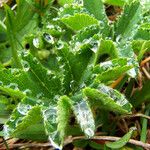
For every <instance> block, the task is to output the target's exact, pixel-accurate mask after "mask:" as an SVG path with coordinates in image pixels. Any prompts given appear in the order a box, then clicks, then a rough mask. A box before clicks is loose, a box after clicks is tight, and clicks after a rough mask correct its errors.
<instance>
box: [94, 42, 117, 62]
mask: <svg viewBox="0 0 150 150" xmlns="http://www.w3.org/2000/svg"><path fill="white" fill-rule="evenodd" d="M104 54H107V55H109V56H110V57H111V58H117V57H118V56H119V52H118V49H117V48H116V46H115V43H114V42H113V41H112V40H103V39H101V41H100V44H99V48H98V50H97V52H96V54H95V62H94V64H95V65H96V64H97V63H98V61H99V59H100V56H102V55H104Z"/></svg>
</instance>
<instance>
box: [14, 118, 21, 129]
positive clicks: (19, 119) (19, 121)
mask: <svg viewBox="0 0 150 150" xmlns="http://www.w3.org/2000/svg"><path fill="white" fill-rule="evenodd" d="M21 122H22V118H21V117H19V118H18V119H17V120H16V122H15V126H16V127H17V126H18V125H19V124H20V123H21Z"/></svg>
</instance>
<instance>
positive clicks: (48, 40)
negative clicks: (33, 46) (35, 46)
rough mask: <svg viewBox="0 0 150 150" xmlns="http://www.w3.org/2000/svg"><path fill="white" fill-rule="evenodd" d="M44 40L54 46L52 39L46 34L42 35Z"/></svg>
mask: <svg viewBox="0 0 150 150" xmlns="http://www.w3.org/2000/svg"><path fill="white" fill-rule="evenodd" d="M43 37H44V40H45V41H46V42H48V43H50V44H54V38H53V37H52V36H51V35H50V34H48V33H44V34H43Z"/></svg>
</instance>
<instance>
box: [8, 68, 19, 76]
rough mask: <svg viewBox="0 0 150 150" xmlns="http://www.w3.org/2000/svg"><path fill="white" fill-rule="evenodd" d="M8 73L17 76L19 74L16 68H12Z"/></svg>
mask: <svg viewBox="0 0 150 150" xmlns="http://www.w3.org/2000/svg"><path fill="white" fill-rule="evenodd" d="M10 71H11V74H13V75H17V74H18V73H19V69H17V68H12V69H11V70H10Z"/></svg>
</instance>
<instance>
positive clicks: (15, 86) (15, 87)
mask: <svg viewBox="0 0 150 150" xmlns="http://www.w3.org/2000/svg"><path fill="white" fill-rule="evenodd" d="M7 87H8V88H11V89H14V90H18V84H16V83H10V84H9V85H7Z"/></svg>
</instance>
